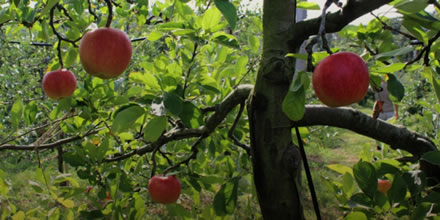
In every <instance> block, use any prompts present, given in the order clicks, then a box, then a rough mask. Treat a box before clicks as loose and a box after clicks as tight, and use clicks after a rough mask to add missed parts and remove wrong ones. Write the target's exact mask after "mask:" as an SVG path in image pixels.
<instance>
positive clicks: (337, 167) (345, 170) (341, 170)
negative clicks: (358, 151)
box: [327, 164, 353, 175]
mask: <svg viewBox="0 0 440 220" xmlns="http://www.w3.org/2000/svg"><path fill="white" fill-rule="evenodd" d="M327 168H329V169H331V170H333V171H336V172H338V173H340V174H342V175H344V174H345V173H349V174H351V175H353V169H351V167H348V166H344V165H342V164H330V165H327Z"/></svg>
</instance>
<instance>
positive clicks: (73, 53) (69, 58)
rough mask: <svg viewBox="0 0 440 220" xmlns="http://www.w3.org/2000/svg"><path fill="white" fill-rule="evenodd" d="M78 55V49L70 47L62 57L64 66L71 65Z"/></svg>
mask: <svg viewBox="0 0 440 220" xmlns="http://www.w3.org/2000/svg"><path fill="white" fill-rule="evenodd" d="M77 57H78V49H76V48H74V47H71V48H70V49H69V52H67V55H66V56H65V57H64V67H66V68H67V67H70V66H72V65H73V64H74V63H75V61H76V59H77Z"/></svg>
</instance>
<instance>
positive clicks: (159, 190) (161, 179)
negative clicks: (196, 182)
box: [148, 175, 181, 204]
mask: <svg viewBox="0 0 440 220" xmlns="http://www.w3.org/2000/svg"><path fill="white" fill-rule="evenodd" d="M148 191H149V192H150V196H151V199H152V200H153V201H154V202H157V203H162V204H171V203H175V202H176V201H177V199H178V198H179V196H180V191H181V185H180V182H179V180H178V179H177V177H176V176H174V175H173V176H153V177H152V178H151V179H150V180H149V181H148Z"/></svg>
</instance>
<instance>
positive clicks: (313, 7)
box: [296, 1, 321, 10]
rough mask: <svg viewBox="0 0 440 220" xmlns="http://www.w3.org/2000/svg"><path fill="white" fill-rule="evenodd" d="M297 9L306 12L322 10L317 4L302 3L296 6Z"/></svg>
mask: <svg viewBox="0 0 440 220" xmlns="http://www.w3.org/2000/svg"><path fill="white" fill-rule="evenodd" d="M296 8H301V9H306V10H319V9H321V8H320V7H319V5H318V3H316V2H307V1H302V2H298V3H297V4H296Z"/></svg>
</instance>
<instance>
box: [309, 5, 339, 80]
mask: <svg viewBox="0 0 440 220" xmlns="http://www.w3.org/2000/svg"><path fill="white" fill-rule="evenodd" d="M332 3H335V4H336V5H338V6H340V4H339V1H335V0H327V1H326V2H325V5H324V8H323V9H322V14H321V22H320V24H319V30H318V34H317V35H316V36H315V37H313V38H312V40H310V42H309V43H308V44H307V45H306V51H307V54H308V56H307V71H309V72H313V70H314V69H315V67H314V66H313V57H312V55H313V45H315V44H316V43H318V39H319V38H321V39H322V41H323V45H322V46H323V48H324V49H325V50H326V51H327V53H329V54H332V51H331V50H330V48H329V46H328V42H327V39H326V38H325V19H326V15H327V14H326V13H327V9H328V8H329V7H330V5H331V4H332Z"/></svg>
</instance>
